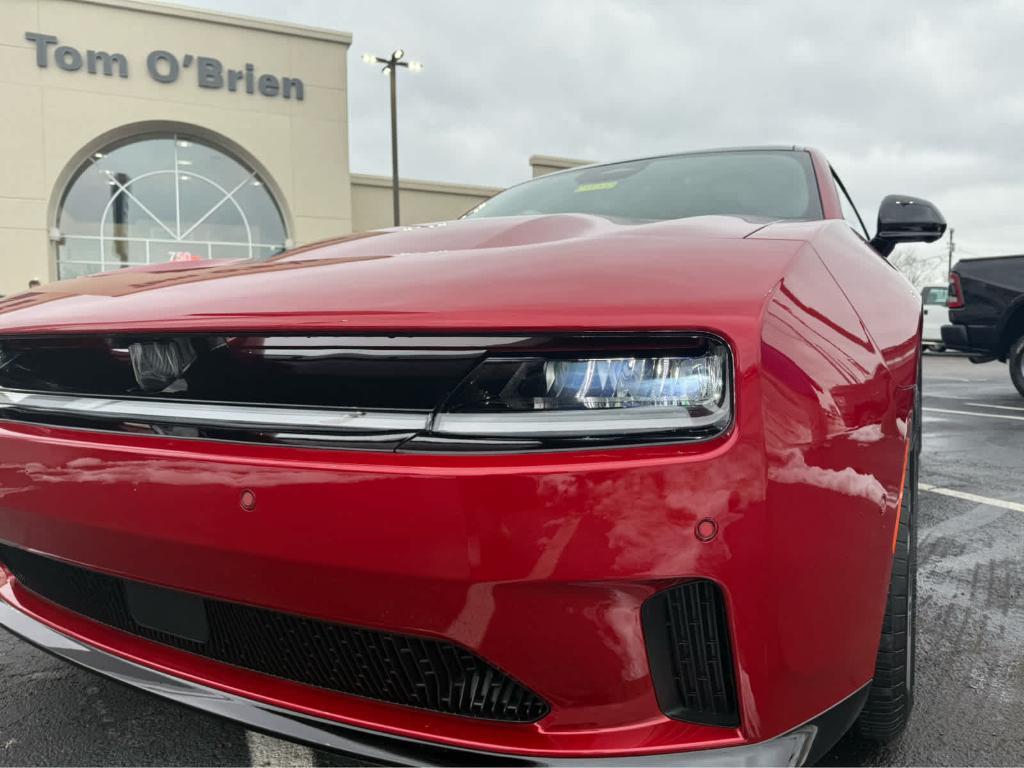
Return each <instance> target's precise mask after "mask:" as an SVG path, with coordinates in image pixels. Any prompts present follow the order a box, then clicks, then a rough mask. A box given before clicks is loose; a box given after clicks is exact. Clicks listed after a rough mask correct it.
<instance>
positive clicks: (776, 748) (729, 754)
mask: <svg viewBox="0 0 1024 768" xmlns="http://www.w3.org/2000/svg"><path fill="white" fill-rule="evenodd" d="M0 597H3V599H4V601H6V602H4V601H0V626H2V627H4V628H5V629H7V630H8V631H10V632H11V633H12V634H14V635H16V636H18V637H20V638H22V639H23V640H26V641H27V642H29V643H32V644H33V645H35V646H37V647H39V648H41V649H43V650H45V651H47V652H49V653H52V654H53V655H55V656H57V657H59V658H61V659H64V660H66V661H69V662H71V663H73V664H77V665H78V666H80V667H83V668H85V669H88V670H91V671H93V672H96V673H99V674H101V675H104V676H106V677H109V678H111V679H113V680H116V681H118V682H121V683H125V684H127V685H130V686H132V687H134V688H139V689H141V690H144V691H147V692H149V693H152V694H155V695H157V696H160V697H162V698H165V699H169V700H171V701H174V702H177V703H179V704H184V705H186V706H189V707H192V708H194V709H198V710H201V711H203V712H207V713H209V714H212V715H217V716H219V717H224V718H227V719H229V720H234V721H236V722H238V723H241V724H243V725H245V726H246V727H248V728H252V729H254V730H259V731H265V732H268V733H273V734H276V735H279V736H283V737H285V738H288V739H292V740H295V741H300V742H304V743H307V744H310V745H314V746H316V747H321V748H324V749H330V750H334V751H336V752H341V753H344V754H347V755H352V756H355V757H359V758H361V759H363V760H367V761H371V762H378V763H382V764H387V765H443V766H451V765H499V764H500V765H522V766H530V765H552V766H584V765H594V764H604V765H615V766H643V765H647V766H660V765H664V766H669V765H671V766H695V767H697V766H759V765H786V766H789V765H803V764H804V762H805V761H807V759H808V758H809V757H811V756H814V757H817V756H820V754H822V753H823V752H824V751H825V750H826V749H827V748H828V747H829V746H830V745H831V744H832V743H833V742H834V741H835V739H836V738H838V736H839V735H841V733H842V732H843V731H845V730H846V728H847V727H848V726H849V724H850V723H851V722H852V720H853V718H854V717H856V714H857V713H858V712H859V711H860V708H861V707H862V706H863V702H864V698H865V696H866V693H867V691H866V689H865V690H863V691H859V692H858V693H856V694H854V696H852V697H850V698H849V699H847V700H846V701H844V702H841V703H840V704H839V705H837V706H836V707H835V708H834V709H833V710H831V711H829V712H827V713H824V714H823V715H822V716H820V717H818V718H816V719H815V721H814V722H810V723H806V724H804V725H802V726H800V727H798V728H795V729H793V730H792V731H790V732H789V733H786V734H784V735H782V736H779V737H776V738H774V739H769V740H767V741H764V742H760V743H756V744H748V745H744V746H739V747H726V748H721V749H708V750H699V751H694V752H687V753H667V754H655V755H643V756H639V757H623V756H617V757H609V758H603V759H597V760H595V759H593V758H577V759H572V758H553V759H549V758H539V757H526V756H520V755H510V754H500V753H495V752H484V751H479V750H467V749H456V748H452V747H443V746H439V745H437V744H431V743H428V742H423V741H417V740H414V739H408V738H401V737H396V736H391V735H387V734H383V733H379V732H374V731H372V730H368V729H363V728H357V727H354V726H349V725H343V724H341V723H338V722H334V721H330V720H326V719H323V718H317V717H312V716H309V715H304V714H302V713H299V712H295V711H291V710H286V709H282V708H281V707H277V706H274V705H272V704H268V703H266V702H261V701H258V700H256V699H250V698H246V697H244V696H239V695H237V694H233V693H230V692H227V691H223V690H219V689H217V688H212V687H210V686H205V685H201V684H199V683H195V682H191V681H189V680H186V679H184V678H181V677H176V676H172V675H169V674H166V673H164V672H161V671H159V670H155V669H151V668H149V667H145V666H142V665H141V664H137V663H135V662H132V661H129V660H127V659H124V658H122V657H120V656H117V655H114V654H111V653H107V652H104V651H102V650H100V649H98V648H96V647H94V646H91V645H88V644H86V643H83V642H81V641H79V640H76V639H75V638H73V637H71V636H69V635H66V634H63V633H61V632H58V631H57V630H55V629H53V628H52V627H50V626H48V625H47V624H45V623H44V622H42V621H40V620H38V619H36V618H34V617H32V616H31V615H29V614H28V613H27V612H25V611H24V610H23V609H20V608H18V607H15V606H17V605H18V602H17V599H16V598H15V597H14V596H13V593H12V592H11V591H10V589H9V588H8V587H3V588H0Z"/></svg>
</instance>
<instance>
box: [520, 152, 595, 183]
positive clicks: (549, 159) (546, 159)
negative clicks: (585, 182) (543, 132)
mask: <svg viewBox="0 0 1024 768" xmlns="http://www.w3.org/2000/svg"><path fill="white" fill-rule="evenodd" d="M592 162H594V161H593V160H574V159H573V158H571V157H555V156H554V155H530V169H531V170H532V171H533V177H534V178H537V177H538V176H543V175H544V174H546V173H554V172H555V171H564V170H565V169H566V168H577V167H579V166H581V165H590V164H591V163H592Z"/></svg>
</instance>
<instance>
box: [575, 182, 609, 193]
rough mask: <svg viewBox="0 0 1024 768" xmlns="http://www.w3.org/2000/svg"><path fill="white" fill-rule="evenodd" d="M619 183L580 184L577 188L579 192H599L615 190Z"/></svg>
mask: <svg viewBox="0 0 1024 768" xmlns="http://www.w3.org/2000/svg"><path fill="white" fill-rule="evenodd" d="M618 183H619V182H617V181H602V182H598V183H597V184H580V185H579V186H578V187H576V191H577V192H597V191H599V190H602V189H615V186H616V185H617V184H618Z"/></svg>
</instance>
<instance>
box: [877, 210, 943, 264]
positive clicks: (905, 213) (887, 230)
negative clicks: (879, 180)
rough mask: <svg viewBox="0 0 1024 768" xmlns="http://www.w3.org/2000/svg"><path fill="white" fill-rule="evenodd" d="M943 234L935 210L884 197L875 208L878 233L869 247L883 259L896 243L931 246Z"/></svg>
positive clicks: (940, 215) (939, 215)
mask: <svg viewBox="0 0 1024 768" xmlns="http://www.w3.org/2000/svg"><path fill="white" fill-rule="evenodd" d="M945 232H946V220H945V219H944V218H943V217H942V214H941V213H939V209H938V208H936V207H935V206H934V205H932V204H931V203H929V202H928V201H927V200H922V199H921V198H920V197H911V196H910V195H887V196H886V198H885V199H884V200H882V205H881V206H879V208H878V229H877V230H876V234H875V237H874V239H872V241H871V245H872V247H874V249H875V250H876V251H878V252H879V253H880V254H882V255H883V256H888V255H889V254H890V253H892V249H893V248H895V247H896V245H897V244H898V243H934V242H935V241H936V240H938V239H939V238H940V237H942V235H943V234H944V233H945Z"/></svg>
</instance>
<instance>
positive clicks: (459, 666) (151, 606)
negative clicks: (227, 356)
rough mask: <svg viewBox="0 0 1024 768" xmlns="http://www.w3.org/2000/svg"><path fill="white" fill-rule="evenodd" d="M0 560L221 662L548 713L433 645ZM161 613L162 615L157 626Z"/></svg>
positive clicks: (42, 585) (29, 583)
mask: <svg viewBox="0 0 1024 768" xmlns="http://www.w3.org/2000/svg"><path fill="white" fill-rule="evenodd" d="M0 561H2V562H3V563H4V564H5V565H6V566H7V567H8V568H9V569H10V570H11V572H13V573H14V575H15V577H16V578H17V580H18V582H19V583H20V584H21V586H23V587H25V588H26V589H28V590H30V591H32V592H34V593H36V594H37V595H39V596H40V597H43V598H45V599H47V600H49V601H50V602H53V603H56V604H57V605H59V606H61V607H62V608H65V609H67V610H69V611H72V612H74V613H78V614H81V615H83V616H86V617H87V618H90V619H92V620H94V621H98V622H101V623H103V624H107V625H109V626H111V627H114V628H116V629H120V630H122V631H124V632H129V633H131V634H133V635H137V636H139V637H143V638H146V639H147V640H152V641H155V642H158V643H162V644H164V645H169V646H172V647H174V648H178V649H180V650H184V651H189V652H191V653H194V654H197V655H199V656H204V657H206V658H209V659H213V660H215V661H220V662H223V663H225V664H232V665H234V666H237V667H243V668H245V669H249V670H252V671H254V672H262V673H264V674H267V675H274V676H275V677H280V678H284V679H286V680H293V681H295V682H299V683H305V684H307V685H314V686H317V687H320V688H327V689H330V690H333V691H339V692H342V693H348V694H354V695H356V696H363V697H365V698H368V699H377V700H379V701H386V702H389V703H392V704H403V705H406V706H410V707H419V708H421V709H429V710H433V711H435V712H443V713H446V714H451V715H464V716H466V717H474V718H481V719H486V720H501V721H506V722H516V723H530V722H534V721H536V720H539V719H540V718H542V717H544V716H545V715H546V714H547V713H548V705H547V703H546V702H545V701H544V700H543V699H541V698H540V697H539V696H537V694H535V693H533V692H532V691H530V690H528V689H527V688H525V687H523V686H522V685H520V684H519V683H517V682H516V681H515V680H513V679H512V678H510V677H509V676H508V675H506V674H505V673H503V672H502V671H501V670H499V669H496V668H495V667H493V666H491V665H490V664H488V663H487V662H486V661H484V660H483V659H481V658H479V657H478V656H476V655H474V654H473V653H471V652H470V651H468V650H466V649H464V648H460V647H458V646H455V645H452V644H450V643H446V642H443V641H440V640H433V639H429V638H421V637H414V636H411V635H399V634H392V633H389V632H380V631H377V630H370V629H361V628H359V627H349V626H344V625H341V624H330V623H327V622H323V621H317V620H315V619H308V618H303V617H300V616H294V615H291V614H287V613H278V612H276V611H269V610H264V609H261V608H253V607H250V606H246V605H240V604H237V603H228V602H223V601H220V600H211V599H204V598H201V597H198V596H195V595H191V594H188V593H185V592H177V591H174V590H168V589H161V588H157V587H150V586H148V585H143V584H140V583H139V582H132V581H127V580H124V579H119V578H116V577H113V576H108V575H106V574H102V573H97V572H96V571H90V570H87V569H85V568H79V567H77V566H73V565H69V564H67V563H64V562H61V561H58V560H53V559H50V558H48V557H42V556H40V555H36V554H32V553H29V552H26V551H24V550H21V549H16V548H14V547H9V546H6V545H2V544H0ZM140 600H141V601H143V602H142V604H141V605H140V602H139V601H140ZM161 611H164V612H165V613H168V612H169V613H170V615H167V616H165V617H164V618H163V619H161V617H160V612H161ZM154 619H155V620H154ZM140 622H144V623H145V624H148V625H149V626H144V625H143V623H140ZM156 625H160V626H163V627H164V629H163V630H161V629H154V628H153V627H154V626H156ZM167 630H171V631H167ZM189 638H192V639H189ZM195 638H202V640H197V639H195Z"/></svg>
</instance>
